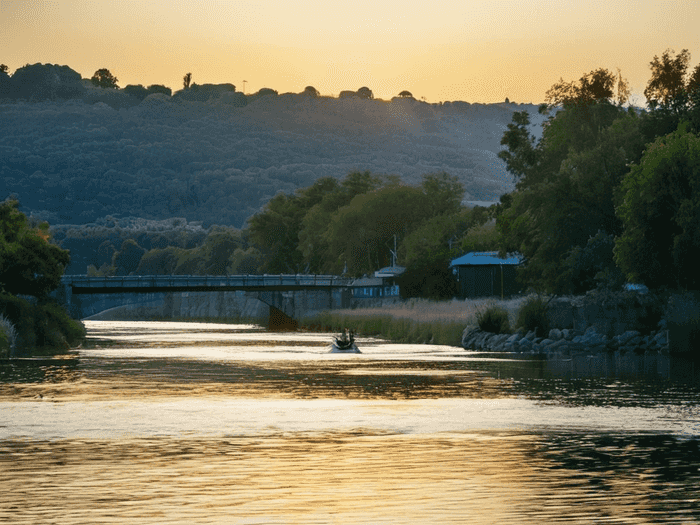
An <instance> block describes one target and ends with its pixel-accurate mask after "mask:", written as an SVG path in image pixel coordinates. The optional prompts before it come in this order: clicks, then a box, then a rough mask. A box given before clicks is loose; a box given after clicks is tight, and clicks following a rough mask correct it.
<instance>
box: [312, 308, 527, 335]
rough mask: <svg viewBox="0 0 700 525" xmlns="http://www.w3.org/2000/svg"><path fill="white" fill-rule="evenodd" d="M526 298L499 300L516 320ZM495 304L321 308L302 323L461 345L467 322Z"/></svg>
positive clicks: (320, 328) (319, 328) (327, 329)
mask: <svg viewBox="0 0 700 525" xmlns="http://www.w3.org/2000/svg"><path fill="white" fill-rule="evenodd" d="M523 300H524V299H523V298H516V299H509V300H505V301H498V305H499V306H501V307H503V308H504V309H505V310H506V311H507V312H508V315H509V317H510V318H512V322H513V323H514V322H515V318H516V316H517V311H518V308H519V307H520V304H521V303H522V302H523ZM494 304H496V301H494V300H493V299H474V300H470V301H461V300H456V299H455V300H451V301H429V300H427V299H409V300H407V301H404V302H400V303H393V304H387V305H376V306H372V307H366V308H363V307H359V308H353V309H344V310H331V311H324V312H320V313H318V314H316V315H314V316H310V317H307V318H304V319H303V320H302V321H301V322H300V327H301V328H302V329H304V330H310V331H325V332H340V331H342V330H344V329H345V328H347V329H350V330H353V331H355V332H356V333H358V334H361V335H364V336H370V337H379V338H385V339H390V340H391V341H393V342H396V343H411V344H425V343H429V344H436V345H449V346H461V345H462V335H463V332H464V329H465V326H466V327H468V328H472V327H475V326H477V313H478V312H481V311H483V310H485V309H486V308H488V307H489V306H492V305H494Z"/></svg>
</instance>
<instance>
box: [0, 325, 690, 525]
mask: <svg viewBox="0 0 700 525" xmlns="http://www.w3.org/2000/svg"><path fill="white" fill-rule="evenodd" d="M88 327H89V330H90V334H91V342H90V344H89V345H88V346H87V347H86V348H84V349H82V350H81V351H80V353H79V356H78V357H76V356H75V355H73V356H65V358H64V359H61V360H58V361H61V362H60V363H58V362H57V361H56V362H51V361H50V360H47V361H46V363H44V362H37V363H34V364H33V366H34V368H31V367H29V369H30V370H31V371H32V374H34V375H31V376H27V378H25V380H23V381H19V380H17V381H5V382H0V414H3V417H5V420H4V421H3V420H2V418H0V434H2V435H4V436H6V439H4V440H0V522H3V521H7V522H10V523H17V524H35V523H53V524H71V525H72V524H79V523H85V524H93V523H127V522H128V523H145V524H149V523H154V524H155V523H158V524H161V523H245V524H252V523H256V524H257V523H303V524H309V523H311V524H313V523H324V524H325V523H338V524H346V523H349V524H353V523H363V524H365V523H372V524H375V523H441V524H442V523H499V524H501V523H505V524H507V523H513V524H515V523H518V524H529V523H533V524H534V523H537V524H540V523H556V522H569V523H593V522H596V523H613V522H614V523H699V522H700V521H699V520H698V514H697V505H696V504H695V502H697V501H698V500H700V495H698V489H697V486H698V484H699V483H698V482H700V479H699V473H698V467H700V452H698V450H697V441H687V442H686V443H685V444H684V443H683V442H679V441H677V440H675V441H674V440H670V441H669V440H665V441H664V439H665V438H663V437H658V436H661V434H660V432H664V431H667V430H666V429H668V428H669V425H671V427H672V426H673V424H675V423H674V421H676V420H681V419H682V418H679V417H678V416H676V415H673V414H671V415H672V416H673V417H672V418H671V419H672V421H671V423H673V424H671V423H667V422H665V421H664V420H663V418H662V417H659V411H658V410H655V409H654V408H653V407H652V408H649V409H645V410H641V409H637V408H636V407H632V408H630V409H625V408H624V407H620V406H613V407H607V406H606V407H601V408H596V407H593V406H588V405H587V406H584V407H567V406H565V405H564V404H562V403H559V402H554V401H548V402H547V403H546V404H545V403H541V404H537V403H535V402H533V401H532V400H529V399H524V398H523V396H522V395H520V394H517V393H516V390H515V389H514V388H513V384H514V381H513V380H512V379H506V378H503V379H501V378H497V377H493V376H492V375H489V374H488V373H485V372H484V371H483V370H482V369H480V368H478V367H476V368H474V367H471V366H470V365H469V363H468V362H467V361H466V360H465V358H464V352H463V351H461V350H459V349H452V348H449V347H437V346H429V345H423V346H417V345H413V346H412V345H391V344H384V343H381V342H379V341H374V340H370V339H366V340H363V341H362V344H361V349H362V351H363V354H360V355H333V354H327V353H326V350H327V348H326V347H327V344H328V339H329V337H330V334H321V335H319V334H292V335H290V334H270V333H267V332H265V331H262V330H260V329H259V328H256V327H243V328H241V327H236V326H228V325H215V326H212V325H197V324H188V323H179V324H176V323H111V324H110V323H88ZM30 364H31V363H30ZM18 366H19V365H18ZM28 366H29V365H28ZM10 373H17V374H19V376H18V377H22V376H21V373H23V372H22V371H21V370H20V371H18V372H15V371H11V372H10ZM12 377H14V376H12ZM625 417H626V418H628V419H630V420H631V419H632V418H634V420H635V421H636V424H637V426H632V427H631V428H633V429H635V430H631V431H630V430H629V429H628V428H627V426H626V425H628V423H626V422H624V418H625ZM32 418H35V419H32ZM619 420H623V422H622V423H618V422H616V421H619ZM12 422H14V423H15V425H16V426H15V428H13V427H12V424H13V423H12ZM538 424H539V425H540V426H541V427H542V429H538V428H537V425H538ZM596 425H598V427H599V428H597V429H596ZM654 425H657V426H658V428H657V427H655V426H654ZM20 427H21V428H20ZM545 427H547V428H548V429H546V428H545ZM618 427H619V428H618ZM638 427H639V428H641V429H642V431H644V432H648V433H649V434H650V437H649V436H647V437H645V435H641V434H640V435H639V436H641V437H639V436H638V435H637V434H635V433H634V432H635V431H637V432H639V430H636V429H637V428H638ZM563 428H568V429H569V430H567V431H562V429H563ZM572 428H573V429H574V430H571V429H572ZM611 428H617V429H618V430H616V431H617V432H619V435H613V431H612V430H610V429H611ZM524 429H528V430H524ZM576 429H578V430H576ZM601 429H602V430H601ZM606 429H607V430H606ZM25 432H26V433H25ZM566 432H568V434H567V433H566ZM40 436H43V437H40ZM684 447H685V448H684ZM693 447H695V448H693ZM669 465H670V466H669Z"/></svg>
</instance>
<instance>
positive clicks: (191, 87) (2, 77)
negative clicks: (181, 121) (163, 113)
mask: <svg viewBox="0 0 700 525" xmlns="http://www.w3.org/2000/svg"><path fill="white" fill-rule="evenodd" d="M88 80H89V83H90V85H92V86H94V87H96V88H100V89H105V90H118V91H121V92H123V93H124V94H126V95H130V96H132V97H134V98H135V99H137V100H143V99H145V98H146V97H147V96H149V95H153V94H156V93H160V94H163V95H166V96H172V95H173V91H172V89H170V88H169V87H166V86H164V85H162V84H152V85H150V86H148V87H144V86H143V85H142V84H128V85H126V86H124V87H123V88H120V87H119V79H118V78H117V77H116V76H115V75H114V74H112V72H111V71H110V70H109V69H107V68H100V69H98V70H97V71H95V73H93V75H92V77H90V78H89V79H88ZM222 90H224V91H230V92H232V93H237V92H236V86H235V85H233V84H197V83H195V82H194V81H193V76H192V73H186V74H185V75H184V77H183V79H182V90H181V91H179V92H176V94H179V96H181V97H183V98H185V99H187V100H189V99H191V97H192V96H193V93H194V92H199V95H200V96H199V97H198V98H196V99H197V100H199V99H201V98H202V97H204V100H206V99H208V98H210V97H211V96H217V95H218V94H220V92H221V91H222ZM84 91H85V86H84V83H83V79H82V77H81V76H80V74H79V73H77V72H76V71H74V70H72V69H71V68H69V67H68V66H58V65H53V64H38V63H37V64H26V65H25V66H22V67H20V68H18V69H17V70H16V71H15V72H14V73H13V74H12V75H10V73H9V67H8V66H7V65H6V64H0V99H1V98H9V99H27V100H45V99H56V98H59V99H60V98H63V99H69V98H79V97H80V96H81V95H82V94H83V92H84ZM238 94H239V95H242V96H243V98H241V99H240V103H241V104H242V105H245V103H246V101H247V100H248V99H251V100H254V99H256V98H259V97H262V96H266V95H277V94H278V92H277V91H276V90H274V89H272V88H268V87H263V88H261V89H259V90H258V91H257V92H255V93H252V94H250V95H247V96H246V95H244V94H243V93H238ZM300 94H301V95H306V96H310V97H320V96H321V93H320V92H319V90H318V89H316V88H315V87H313V86H306V87H305V88H304V89H303V90H302V91H301V92H300ZM347 97H357V98H360V99H367V100H371V99H373V98H374V93H373V92H372V90H371V89H370V88H368V87H366V86H363V87H361V88H359V89H358V90H357V91H352V90H344V91H341V92H340V93H339V95H338V98H347ZM397 98H410V99H413V95H412V94H411V92H410V91H407V90H403V91H401V92H400V93H399V94H398V95H397Z"/></svg>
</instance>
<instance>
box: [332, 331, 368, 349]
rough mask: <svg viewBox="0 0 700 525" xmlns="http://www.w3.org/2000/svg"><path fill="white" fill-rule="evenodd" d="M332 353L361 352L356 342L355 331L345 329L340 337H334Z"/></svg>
mask: <svg viewBox="0 0 700 525" xmlns="http://www.w3.org/2000/svg"><path fill="white" fill-rule="evenodd" d="M329 353H331V354H361V353H362V352H360V349H359V348H357V345H356V344H355V333H354V332H353V331H352V330H350V331H348V330H344V331H343V333H342V334H340V335H339V336H338V337H335V338H333V343H332V344H331V349H330V352H329Z"/></svg>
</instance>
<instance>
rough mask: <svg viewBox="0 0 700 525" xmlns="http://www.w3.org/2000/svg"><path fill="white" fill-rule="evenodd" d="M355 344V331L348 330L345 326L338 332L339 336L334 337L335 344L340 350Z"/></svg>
mask: <svg viewBox="0 0 700 525" xmlns="http://www.w3.org/2000/svg"><path fill="white" fill-rule="evenodd" d="M354 344H355V332H353V331H352V330H348V329H347V328H345V329H344V330H343V332H342V333H341V334H340V337H336V338H335V346H337V347H338V348H339V349H340V350H346V349H348V348H352V345H354Z"/></svg>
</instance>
